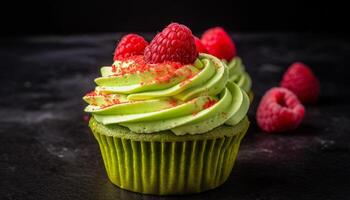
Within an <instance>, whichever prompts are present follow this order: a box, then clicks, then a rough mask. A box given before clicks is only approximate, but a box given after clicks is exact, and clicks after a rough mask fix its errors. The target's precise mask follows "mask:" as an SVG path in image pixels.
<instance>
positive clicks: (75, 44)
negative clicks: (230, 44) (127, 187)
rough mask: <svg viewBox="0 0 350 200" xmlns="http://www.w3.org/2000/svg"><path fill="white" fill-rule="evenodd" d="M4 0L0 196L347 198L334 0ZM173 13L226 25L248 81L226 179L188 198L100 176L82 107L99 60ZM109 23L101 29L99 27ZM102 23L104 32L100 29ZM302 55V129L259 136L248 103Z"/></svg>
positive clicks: (339, 14) (76, 199)
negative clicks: (314, 96)
mask: <svg viewBox="0 0 350 200" xmlns="http://www.w3.org/2000/svg"><path fill="white" fill-rule="evenodd" d="M211 1H212V2H211V3H204V2H201V3H199V2H194V1H190V0H187V2H181V1H170V0H168V1H165V0H164V2H150V1H143V2H137V1H133V0H125V1H122V2H121V1H116V0H115V1H97V0H94V1H88V0H86V1H76V0H71V1H65V0H51V1H50V0H46V1H34V0H33V1H26V2H22V1H18V0H12V1H11V2H5V3H4V2H1V3H0V61H1V65H0V69H1V72H0V85H1V87H0V94H1V98H0V200H19V199H26V200H48V199H73V200H90V199H91V200H96V199H101V200H102V199H103V200H116V199H121V200H124V199H126V200H169V199H170V200H177V199H186V200H187V199H188V200H210V199H216V200H228V199H237V200H257V199H260V200H276V199H279V200H280V199H281V200H295V199H297V200H304V199H305V200H310V199H317V200H329V199H332V200H333V199H335V200H343V199H349V197H350V190H349V186H350V146H349V144H350V134H349V133H350V104H349V101H348V100H349V99H350V90H349V85H350V79H349V73H348V72H349V68H350V67H349V66H350V60H349V57H350V40H349V37H348V34H349V32H348V30H346V29H347V27H348V26H349V17H347V12H348V11H347V12H345V11H346V9H348V6H346V5H341V4H339V3H338V2H336V1H327V2H322V1H317V2H310V1H307V0H304V2H301V1H292V0H280V1H279V2H271V1H260V2H257V1H244V0H239V1H218V0H211ZM171 21H177V22H180V23H184V24H186V25H187V26H189V27H190V28H191V29H192V30H193V32H194V33H196V34H200V33H201V32H202V31H204V30H205V29H207V28H209V27H212V26H218V25H220V26H223V27H224V28H226V29H227V30H228V31H230V33H231V36H232V38H233V40H234V41H235V44H236V46H237V49H238V55H239V56H240V57H241V58H242V59H243V62H244V64H245V66H246V70H247V72H248V73H249V74H250V75H251V77H252V80H253V91H254V95H255V97H254V101H253V104H252V106H251V108H250V112H249V119H250V121H251V126H250V128H249V131H248V134H247V136H246V137H245V138H244V140H243V142H242V145H241V148H240V151H239V154H238V158H237V163H236V164H235V167H234V169H233V171H232V174H231V176H230V177H229V179H228V181H227V182H226V183H225V184H224V185H223V186H221V187H219V188H218V189H216V190H212V191H209V192H206V193H202V194H198V195H191V196H185V197H182V196H180V197H171V198H167V197H155V196H144V195H140V194H134V193H131V192H127V191H124V190H121V189H118V188H117V187H115V186H113V185H112V184H111V183H110V181H109V180H108V178H107V175H106V173H105V169H104V166H103V162H102V158H101V154H100V152H99V149H98V146H97V144H96V141H95V139H94V138H93V136H92V134H91V131H90V130H89V128H88V126H87V123H86V121H84V120H83V119H84V116H86V115H85V114H84V112H83V109H84V107H85V106H86V104H85V103H84V102H83V100H82V99H81V97H82V96H83V95H84V94H85V93H86V92H88V91H91V90H92V89H93V88H94V86H95V84H94V82H93V79H94V78H96V77H98V76H99V74H98V71H99V67H100V66H102V65H110V64H111V62H112V54H113V51H114V49H115V43H116V41H118V40H119V39H120V37H121V36H122V35H123V34H124V33H125V32H149V33H142V35H143V36H145V37H146V38H147V39H148V40H149V39H151V38H152V37H153V36H154V34H155V32H156V31H160V30H161V29H162V28H163V27H164V26H165V25H167V24H169V23H170V22H171ZM106 32H107V33H106ZM100 33H101V34H100ZM295 61H301V62H304V63H306V64H307V65H309V66H310V67H311V68H312V69H313V71H314V72H315V74H316V76H317V77H318V78H319V80H320V83H321V96H320V99H319V101H318V102H317V103H316V104H312V105H306V110H307V112H306V116H305V118H304V121H303V122H302V124H301V125H300V127H299V128H298V129H296V130H294V131H292V132H290V133H283V134H264V133H262V131H261V130H260V129H259V127H258V126H257V125H256V122H255V112H256V108H257V105H258V103H259V101H260V99H261V97H262V95H263V94H264V93H265V92H266V91H267V90H268V89H269V88H271V87H274V86H278V85H279V81H280V80H281V77H282V74H283V73H284V72H285V71H286V69H287V67H288V66H289V65H290V64H291V63H293V62H295Z"/></svg>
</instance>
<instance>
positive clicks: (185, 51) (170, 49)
mask: <svg viewBox="0 0 350 200" xmlns="http://www.w3.org/2000/svg"><path fill="white" fill-rule="evenodd" d="M197 56H198V52H197V50H196V45H195V43H194V38H193V36H192V32H191V30H190V29H189V28H187V27H186V26H184V25H182V24H178V23H171V24H169V25H168V26H167V27H166V28H165V29H163V31H162V32H160V33H158V34H157V35H156V36H155V37H154V38H153V40H152V41H151V43H150V45H148V46H147V47H146V49H145V60H146V62H148V63H161V62H165V61H173V62H180V63H182V64H189V63H193V62H194V61H195V60H196V58H197Z"/></svg>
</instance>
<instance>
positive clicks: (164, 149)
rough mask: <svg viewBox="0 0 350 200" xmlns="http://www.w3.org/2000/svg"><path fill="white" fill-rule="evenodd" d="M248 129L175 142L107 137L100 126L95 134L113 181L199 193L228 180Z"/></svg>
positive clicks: (133, 187) (137, 188) (151, 190)
mask: <svg viewBox="0 0 350 200" xmlns="http://www.w3.org/2000/svg"><path fill="white" fill-rule="evenodd" d="M247 128H248V127H244V128H243V129H242V130H241V132H240V133H238V134H234V135H233V136H223V137H219V138H211V139H204V140H187V141H174V142H169V141H165V142H162V141H139V140H134V139H130V138H126V139H125V138H120V137H116V136H106V135H104V134H101V133H99V132H98V131H97V130H96V129H93V133H94V135H95V137H96V139H97V141H98V143H99V146H100V149H101V153H102V157H103V161H104V165H105V167H106V171H107V174H108V177H109V179H110V180H111V182H112V183H114V184H115V185H117V186H119V187H120V188H123V189H126V190H130V191H134V192H139V193H144V194H157V195H168V194H186V193H198V192H202V191H206V190H209V189H213V188H216V187H218V186H220V185H221V184H222V183H223V182H225V180H226V179H227V178H228V176H229V175H230V172H231V170H232V167H233V165H234V162H235V159H236V156H237V153H238V148H239V144H240V141H241V139H242V137H243V136H244V134H245V132H246V130H247ZM180 137H181V136H180Z"/></svg>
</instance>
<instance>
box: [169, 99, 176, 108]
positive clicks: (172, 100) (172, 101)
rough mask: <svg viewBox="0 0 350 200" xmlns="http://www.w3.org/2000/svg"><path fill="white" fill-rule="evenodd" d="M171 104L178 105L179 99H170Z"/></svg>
mask: <svg viewBox="0 0 350 200" xmlns="http://www.w3.org/2000/svg"><path fill="white" fill-rule="evenodd" d="M169 104H170V105H171V106H172V107H175V106H177V101H176V99H170V100H169Z"/></svg>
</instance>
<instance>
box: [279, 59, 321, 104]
mask: <svg viewBox="0 0 350 200" xmlns="http://www.w3.org/2000/svg"><path fill="white" fill-rule="evenodd" d="M281 86H282V87H284V88H287V89H289V90H291V91H292V92H294V94H296V95H297V96H298V98H299V100H300V101H301V102H303V103H311V102H315V101H317V99H318V96H319V94H320V83H319V81H318V80H317V78H316V76H315V75H314V73H313V72H312V71H311V69H310V68H309V67H308V66H306V65H305V64H303V63H301V62H296V63H293V64H292V65H291V66H290V67H289V68H288V70H287V71H286V72H285V73H284V75H283V78H282V81H281Z"/></svg>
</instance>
